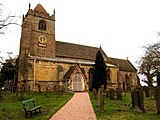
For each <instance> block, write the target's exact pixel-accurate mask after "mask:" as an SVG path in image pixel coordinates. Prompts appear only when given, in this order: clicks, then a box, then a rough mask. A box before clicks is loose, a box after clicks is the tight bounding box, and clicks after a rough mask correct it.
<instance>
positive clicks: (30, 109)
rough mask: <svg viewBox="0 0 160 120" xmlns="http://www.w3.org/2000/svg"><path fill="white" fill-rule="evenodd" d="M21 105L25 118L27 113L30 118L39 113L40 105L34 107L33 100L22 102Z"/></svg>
mask: <svg viewBox="0 0 160 120" xmlns="http://www.w3.org/2000/svg"><path fill="white" fill-rule="evenodd" d="M22 104H23V108H24V111H25V117H27V115H28V113H30V114H31V117H32V115H33V114H36V113H38V112H41V107H42V105H39V106H36V104H35V102H34V99H29V100H24V101H22ZM37 110H38V111H37Z"/></svg>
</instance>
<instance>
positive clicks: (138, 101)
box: [131, 88, 145, 112]
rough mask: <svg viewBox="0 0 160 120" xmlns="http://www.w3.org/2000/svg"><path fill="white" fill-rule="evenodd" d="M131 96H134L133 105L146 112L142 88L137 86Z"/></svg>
mask: <svg viewBox="0 0 160 120" xmlns="http://www.w3.org/2000/svg"><path fill="white" fill-rule="evenodd" d="M131 98H132V107H133V108H136V107H138V108H139V109H141V110H142V112H145V109H144V95H143V90H142V88H136V89H134V90H133V91H132V92H131Z"/></svg>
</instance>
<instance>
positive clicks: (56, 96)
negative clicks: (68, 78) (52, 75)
mask: <svg viewBox="0 0 160 120" xmlns="http://www.w3.org/2000/svg"><path fill="white" fill-rule="evenodd" d="M19 94H20V93H19ZM15 95H16V94H15V93H11V92H4V93H3V100H2V101H0V120H22V119H24V120H25V119H26V120H49V118H50V117H51V116H52V115H53V114H54V113H55V112H56V111H57V110H59V109H60V108H61V107H62V106H63V105H64V104H65V103H66V102H67V101H68V100H69V99H70V98H71V97H72V96H73V93H71V92H61V94H60V93H59V92H48V93H47V92H42V93H38V92H33V93H31V95H30V96H28V95H27V94H26V93H25V95H24V99H30V98H34V99H35V103H37V105H42V108H41V111H42V113H39V114H38V115H37V116H34V117H32V118H31V117H30V116H29V117H28V118H25V117H24V116H25V113H24V109H23V105H22V104H21V100H19V97H16V96H15Z"/></svg>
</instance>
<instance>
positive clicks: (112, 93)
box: [109, 88, 115, 100]
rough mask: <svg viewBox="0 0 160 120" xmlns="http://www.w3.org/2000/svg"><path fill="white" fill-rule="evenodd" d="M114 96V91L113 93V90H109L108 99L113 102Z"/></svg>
mask: <svg viewBox="0 0 160 120" xmlns="http://www.w3.org/2000/svg"><path fill="white" fill-rule="evenodd" d="M114 94H115V91H114V89H113V88H111V89H110V90H109V98H110V99H112V100H114V99H115V96H114Z"/></svg>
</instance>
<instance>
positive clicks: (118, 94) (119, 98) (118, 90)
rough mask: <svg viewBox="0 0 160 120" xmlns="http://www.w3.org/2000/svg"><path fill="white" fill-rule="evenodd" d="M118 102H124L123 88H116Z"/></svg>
mask: <svg viewBox="0 0 160 120" xmlns="http://www.w3.org/2000/svg"><path fill="white" fill-rule="evenodd" d="M116 96H117V100H122V90H121V88H116Z"/></svg>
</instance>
